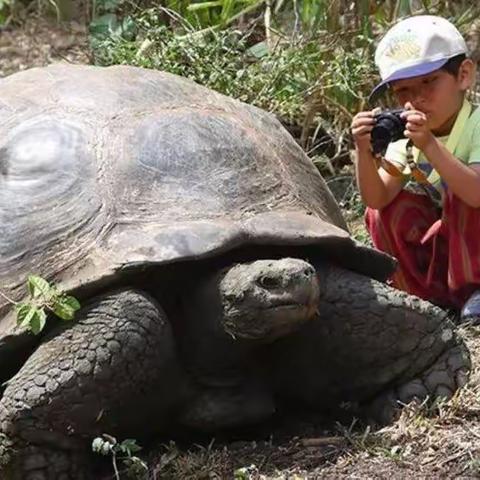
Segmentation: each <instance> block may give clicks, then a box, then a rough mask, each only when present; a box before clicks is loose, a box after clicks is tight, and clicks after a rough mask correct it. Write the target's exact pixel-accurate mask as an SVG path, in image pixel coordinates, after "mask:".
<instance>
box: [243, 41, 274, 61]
mask: <svg viewBox="0 0 480 480" xmlns="http://www.w3.org/2000/svg"><path fill="white" fill-rule="evenodd" d="M247 52H248V53H250V54H252V55H253V56H255V57H257V58H262V57H265V56H267V55H268V53H269V50H268V46H267V42H265V41H263V42H258V43H256V44H255V45H252V46H251V47H250V48H248V49H247Z"/></svg>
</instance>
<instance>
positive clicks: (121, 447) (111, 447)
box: [92, 433, 148, 480]
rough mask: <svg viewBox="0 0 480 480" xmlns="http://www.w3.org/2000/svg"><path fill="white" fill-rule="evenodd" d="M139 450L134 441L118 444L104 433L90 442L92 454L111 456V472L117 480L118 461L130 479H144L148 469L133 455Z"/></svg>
mask: <svg viewBox="0 0 480 480" xmlns="http://www.w3.org/2000/svg"><path fill="white" fill-rule="evenodd" d="M141 449H142V447H140V446H139V445H137V441H136V440H134V439H131V438H127V439H126V440H124V441H123V442H121V443H118V441H117V439H116V438H115V437H112V436H111V435H107V434H106V433H104V434H102V436H101V437H96V438H95V439H94V440H93V442H92V451H93V452H94V453H99V454H100V455H105V456H106V455H111V456H112V465H113V470H114V472H115V478H116V479H117V480H120V472H119V470H118V461H119V460H120V461H121V462H122V463H123V464H124V465H125V467H126V473H127V475H128V476H130V477H131V478H145V475H146V473H147V472H148V467H147V465H146V463H145V462H144V461H143V460H141V459H140V458H138V457H136V456H135V455H134V453H137V452H139V451H140V450H141Z"/></svg>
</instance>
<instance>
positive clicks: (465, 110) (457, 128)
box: [407, 99, 472, 184]
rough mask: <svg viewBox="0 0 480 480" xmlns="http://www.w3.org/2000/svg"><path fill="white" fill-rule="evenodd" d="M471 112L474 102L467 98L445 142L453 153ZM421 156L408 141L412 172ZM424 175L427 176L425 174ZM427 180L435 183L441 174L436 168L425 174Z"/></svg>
mask: <svg viewBox="0 0 480 480" xmlns="http://www.w3.org/2000/svg"><path fill="white" fill-rule="evenodd" d="M471 113H472V104H471V103H470V102H469V101H468V100H467V99H464V101H463V105H462V108H461V109H460V112H459V113H458V115H457V118H456V120H455V123H454V125H453V128H452V131H451V132H450V135H449V136H448V139H447V143H446V144H445V148H446V149H447V150H448V151H449V152H450V153H451V154H452V155H453V153H454V152H455V150H456V148H457V146H458V142H459V141H460V137H461V135H462V132H463V129H464V127H465V123H466V122H467V120H468V117H470V114H471ZM409 143H410V155H411V158H410V160H409V157H410V155H409V145H408V144H409ZM419 156H420V150H419V149H418V148H416V147H413V146H412V145H411V142H410V141H409V142H407V165H408V166H409V168H410V171H411V172H413V170H412V162H413V165H414V166H415V167H416V168H417V169H418V157H419ZM412 174H413V173H412ZM422 174H423V172H422ZM423 175H424V176H425V174H423ZM416 180H417V179H416ZM425 180H426V181H427V182H428V183H430V184H435V183H437V182H438V181H439V180H440V175H439V174H438V172H437V171H436V170H432V171H431V173H430V175H429V176H428V177H426V176H425ZM417 181H418V180H417ZM419 183H421V182H419Z"/></svg>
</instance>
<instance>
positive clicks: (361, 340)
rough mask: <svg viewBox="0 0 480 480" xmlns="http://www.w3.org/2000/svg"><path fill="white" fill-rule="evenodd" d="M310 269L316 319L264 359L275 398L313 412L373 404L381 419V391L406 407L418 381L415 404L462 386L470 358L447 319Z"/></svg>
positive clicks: (324, 269)
mask: <svg viewBox="0 0 480 480" xmlns="http://www.w3.org/2000/svg"><path fill="white" fill-rule="evenodd" d="M315 267H316V270H317V275H318V277H319V284H320V291H321V293H320V300H319V303H318V314H317V317H316V318H315V319H314V320H313V321H311V322H309V323H308V324H306V325H304V326H303V327H302V329H301V330H300V331H299V332H298V333H297V334H294V335H292V336H291V337H288V338H285V339H281V340H280V341H278V342H276V344H274V345H272V348H271V351H270V352H268V355H267V360H270V362H271V363H270V365H269V378H271V379H272V380H273V382H274V387H273V388H274V390H275V391H276V392H277V395H278V396H280V397H284V398H287V399H289V400H291V401H292V403H293V404H301V403H306V404H308V405H309V406H311V407H312V408H318V409H322V408H328V407H335V406H336V405H339V404H340V403H341V402H343V401H355V402H359V403H365V404H366V403H370V402H371V401H373V400H374V399H375V398H377V397H378V400H377V402H376V410H377V414H376V415H375V416H376V417H377V418H378V417H383V418H384V419H386V418H387V417H388V415H390V413H391V412H390V413H387V410H388V408H387V407H388V406H389V405H391V402H387V401H386V400H385V396H381V397H379V396H380V395H382V394H383V392H390V393H389V395H387V397H388V398H393V399H394V400H400V401H402V402H403V401H404V400H407V399H408V398H410V397H411V390H412V389H414V386H415V385H417V384H418V382H419V381H421V382H422V385H423V387H422V388H421V389H420V390H419V389H416V390H415V391H416V393H417V395H418V397H419V398H420V399H423V398H425V396H426V395H431V396H437V395H441V396H445V394H448V395H451V393H452V392H454V391H455V390H456V389H457V388H460V387H461V386H463V384H464V383H465V381H466V378H467V377H468V373H469V370H470V358H469V355H468V351H467V349H466V347H465V345H464V343H463V341H462V339H461V338H460V337H459V336H458V335H457V333H456V332H455V327H454V325H453V324H452V323H451V322H450V321H449V319H448V316H447V313H446V312H444V311H443V310H442V309H440V308H438V307H435V306H434V305H432V304H430V303H429V302H426V301H424V300H421V299H419V298H417V297H414V296H412V295H408V294H406V293H405V292H401V291H399V290H395V289H394V288H392V287H390V286H389V285H386V284H384V283H380V282H377V281H376V280H373V279H371V278H368V277H365V276H363V275H359V274H356V273H354V272H351V271H348V270H343V269H341V268H337V267H334V266H329V265H321V264H320V265H315ZM448 395H447V396H448ZM382 399H383V400H382ZM382 402H383V403H382ZM381 405H383V406H381ZM396 405H398V403H397V404H396ZM385 409H386V410H385ZM373 410H375V409H373ZM373 410H372V412H373ZM383 410H385V412H383ZM382 412H383V413H382Z"/></svg>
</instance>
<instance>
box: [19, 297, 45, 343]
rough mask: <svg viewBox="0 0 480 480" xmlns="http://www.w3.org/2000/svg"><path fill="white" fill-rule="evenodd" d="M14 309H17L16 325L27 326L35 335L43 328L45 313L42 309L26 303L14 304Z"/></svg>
mask: <svg viewBox="0 0 480 480" xmlns="http://www.w3.org/2000/svg"><path fill="white" fill-rule="evenodd" d="M15 309H16V311H17V325H20V326H21V327H27V328H28V329H30V330H31V331H32V332H33V333H34V334H35V335H37V334H38V333H40V332H41V331H42V330H43V327H45V322H46V320H47V315H46V314H45V312H44V310H43V309H41V308H38V307H36V306H34V305H28V304H26V303H21V304H18V305H16V307H15Z"/></svg>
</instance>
